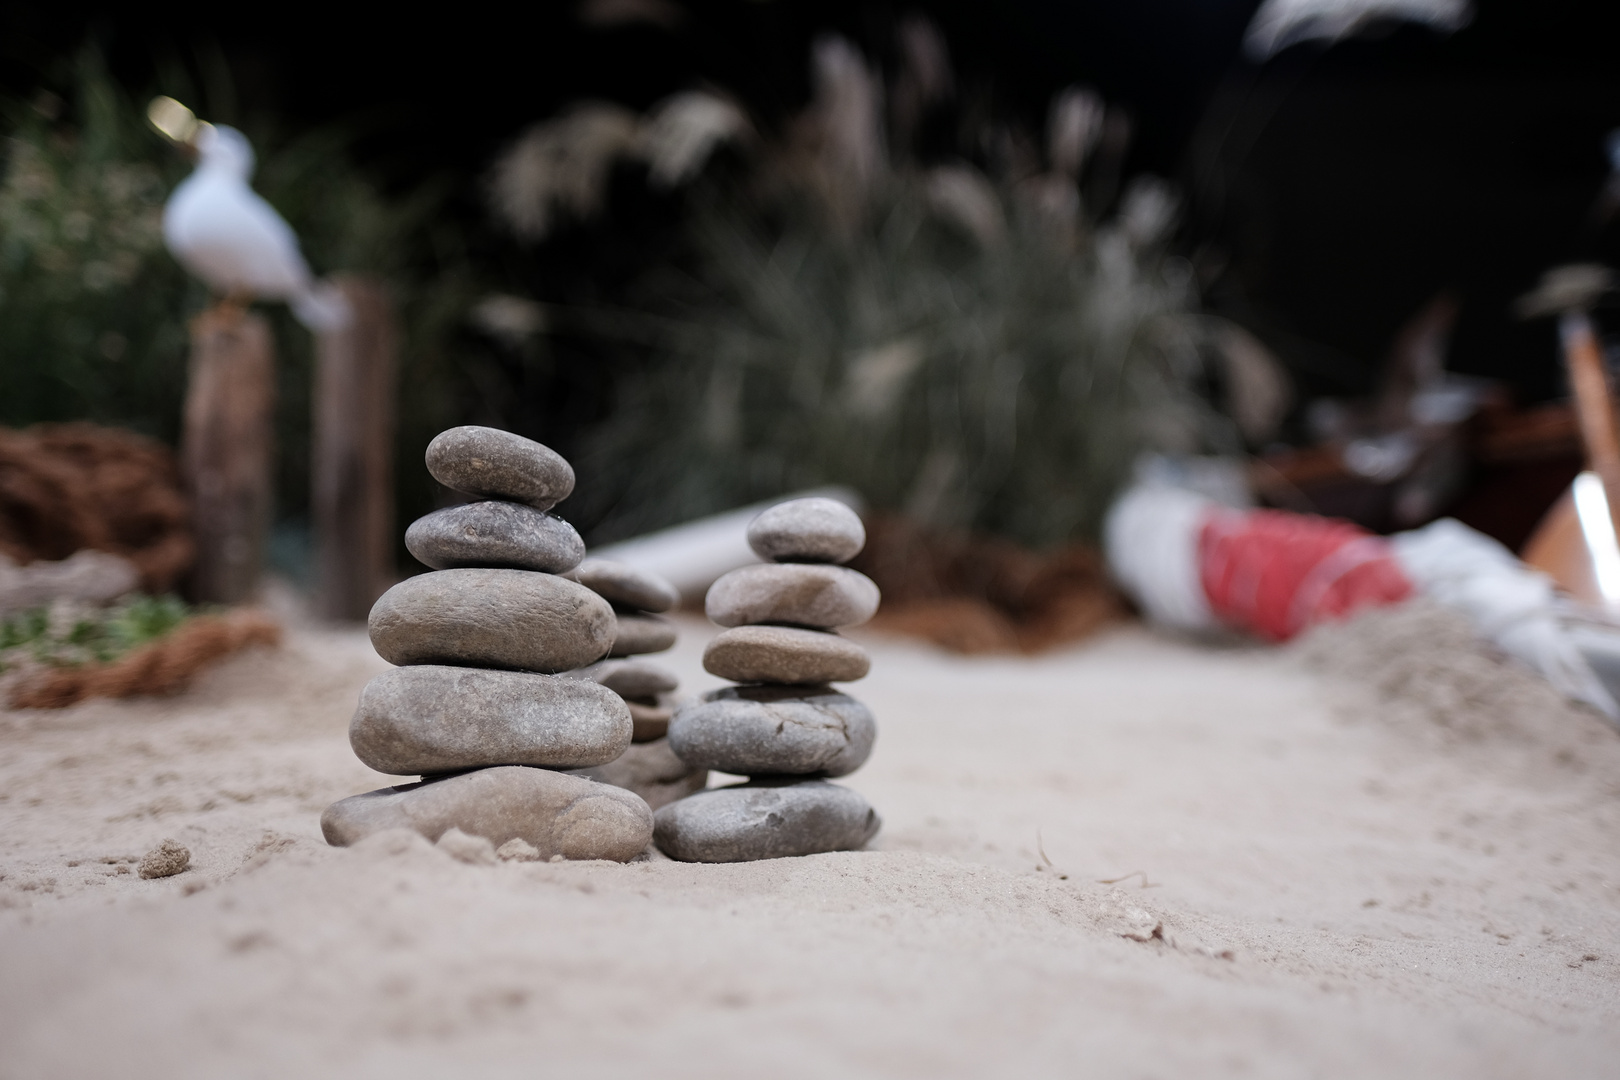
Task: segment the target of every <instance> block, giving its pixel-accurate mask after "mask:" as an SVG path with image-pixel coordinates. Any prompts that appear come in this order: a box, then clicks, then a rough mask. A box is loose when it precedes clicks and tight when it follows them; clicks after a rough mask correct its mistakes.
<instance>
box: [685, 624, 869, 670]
mask: <svg viewBox="0 0 1620 1080" xmlns="http://www.w3.org/2000/svg"><path fill="white" fill-rule="evenodd" d="M871 666H872V661H871V659H870V658H869V657H868V656H867V655H866V650H865V649H863V648H861V647H860V646H859V645H857V644H855V643H854V642H853V641H850V640H849V639H847V638H841V637H839V636H838V635H837V634H830V633H828V632H826V631H825V630H801V629H799V628H798V627H794V626H737V627H733V628H732V629H730V630H726V631H723V632H722V633H720V634H719V635H718V636H717V637H715V638H714V639H713V640H712V641H710V642H709V645H708V648H706V649H704V650H703V670H705V671H707V672H708V673H709V674H711V675H718V676H720V677H721V678H722V679H730V680H731V681H732V682H742V683H751V682H763V683H812V684H818V683H830V682H853V681H854V680H856V679H861V678H865V677H866V673H867V671H868V670H869V669H870V668H871Z"/></svg>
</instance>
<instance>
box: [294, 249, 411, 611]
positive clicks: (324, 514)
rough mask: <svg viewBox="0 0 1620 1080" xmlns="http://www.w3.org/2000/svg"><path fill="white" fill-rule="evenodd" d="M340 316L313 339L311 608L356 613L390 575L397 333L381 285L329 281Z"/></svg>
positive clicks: (368, 606)
mask: <svg viewBox="0 0 1620 1080" xmlns="http://www.w3.org/2000/svg"><path fill="white" fill-rule="evenodd" d="M335 284H336V285H337V286H338V288H339V289H340V290H342V292H343V295H344V297H345V298H346V299H347V300H348V302H349V308H350V310H351V318H350V320H349V322H348V325H346V326H344V327H342V328H341V329H337V330H328V331H326V332H324V333H322V334H320V335H319V337H318V338H317V339H316V352H315V361H316V367H315V387H314V445H313V447H312V448H311V454H310V502H311V512H312V513H311V516H312V518H313V524H314V531H315V537H314V540H315V585H316V591H315V610H316V612H317V613H318V614H319V615H320V616H321V617H323V618H327V619H341V620H349V619H364V618H365V617H366V614H367V613H368V612H369V611H370V610H371V605H372V603H373V602H374V601H375V600H376V599H377V597H379V596H381V595H382V594H383V592H384V591H385V590H386V589H387V588H388V587H389V586H390V585H392V584H393V583H394V581H395V572H394V532H395V530H394V415H395V398H396V384H397V379H398V355H399V332H398V329H397V327H396V325H395V322H394V310H393V305H392V303H391V302H390V300H389V297H388V293H387V290H386V289H385V288H384V286H383V285H382V284H381V283H380V282H377V281H373V280H370V279H367V278H363V277H358V276H350V277H342V278H338V279H337V280H336V282H335Z"/></svg>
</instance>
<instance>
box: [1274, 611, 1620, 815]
mask: <svg viewBox="0 0 1620 1080" xmlns="http://www.w3.org/2000/svg"><path fill="white" fill-rule="evenodd" d="M1295 649H1296V650H1297V654H1298V656H1299V657H1300V659H1301V660H1303V661H1304V662H1305V663H1306V664H1307V665H1308V666H1310V667H1312V668H1314V669H1316V670H1318V671H1321V672H1324V673H1326V674H1328V675H1330V676H1333V677H1334V678H1335V680H1336V682H1337V692H1338V695H1339V696H1338V705H1339V708H1340V710H1341V712H1342V713H1344V714H1346V715H1352V716H1354V715H1371V716H1376V717H1378V718H1379V719H1380V720H1381V721H1382V722H1383V723H1385V724H1388V725H1391V726H1393V727H1396V728H1398V729H1400V730H1402V731H1403V732H1405V733H1406V734H1408V735H1410V736H1413V737H1416V738H1419V739H1422V740H1424V741H1426V742H1429V743H1432V744H1437V745H1439V746H1441V747H1444V748H1449V749H1452V750H1467V749H1469V748H1473V749H1475V750H1479V751H1483V752H1486V753H1488V754H1489V755H1490V756H1492V757H1494V758H1497V759H1503V758H1504V757H1506V758H1507V759H1509V760H1513V761H1514V767H1515V768H1516V770H1517V771H1520V772H1523V773H1525V774H1526V775H1535V776H1538V777H1539V778H1540V779H1542V780H1544V781H1546V782H1551V783H1558V782H1568V781H1569V779H1570V777H1571V775H1572V774H1577V775H1590V776H1593V777H1595V778H1597V779H1598V781H1599V783H1600V785H1601V786H1602V787H1603V788H1604V789H1605V790H1607V791H1609V792H1611V793H1613V794H1614V795H1616V796H1617V797H1620V737H1617V734H1616V731H1615V729H1614V728H1613V727H1612V726H1611V725H1610V724H1609V723H1608V721H1607V720H1605V719H1604V718H1603V717H1602V716H1601V715H1600V714H1599V713H1597V712H1595V711H1593V710H1592V709H1590V708H1588V707H1586V706H1584V705H1580V704H1576V703H1574V702H1571V701H1568V700H1566V699H1565V698H1564V697H1563V696H1562V695H1560V694H1559V693H1558V692H1557V691H1556V690H1554V689H1553V688H1552V687H1551V686H1550V685H1549V684H1548V683H1547V682H1546V680H1544V679H1542V678H1541V677H1540V676H1538V675H1537V674H1536V673H1535V672H1533V671H1531V670H1529V669H1528V668H1526V667H1524V666H1523V665H1521V664H1520V663H1518V662H1517V661H1515V660H1514V659H1512V658H1511V657H1509V656H1506V655H1505V654H1503V653H1502V652H1500V651H1499V650H1497V649H1495V648H1494V647H1493V646H1492V645H1491V644H1490V643H1489V642H1486V641H1484V640H1482V639H1480V638H1479V637H1478V636H1477V635H1476V634H1475V633H1474V631H1473V629H1472V628H1471V627H1470V626H1469V625H1468V623H1467V622H1466V621H1465V620H1464V619H1463V618H1462V617H1461V616H1459V615H1456V614H1455V613H1453V612H1451V611H1449V610H1447V609H1445V608H1442V607H1440V606H1438V605H1436V604H1433V603H1430V602H1428V601H1423V600H1418V601H1414V602H1412V603H1408V604H1403V605H1401V606H1399V607H1394V608H1385V609H1381V610H1370V611H1366V612H1364V613H1362V614H1360V615H1358V616H1357V617H1356V618H1354V619H1351V620H1349V621H1347V622H1344V623H1336V624H1327V625H1324V626H1320V627H1317V628H1316V629H1315V630H1313V631H1312V632H1311V633H1310V634H1308V635H1307V636H1306V637H1305V638H1303V639H1302V640H1301V641H1300V642H1299V644H1298V645H1296V646H1295Z"/></svg>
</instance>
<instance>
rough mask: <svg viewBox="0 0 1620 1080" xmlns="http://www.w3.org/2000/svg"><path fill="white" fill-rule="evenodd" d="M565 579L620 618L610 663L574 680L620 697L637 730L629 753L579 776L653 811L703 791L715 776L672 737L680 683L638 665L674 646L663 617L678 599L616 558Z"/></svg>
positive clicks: (589, 564) (588, 563) (656, 668)
mask: <svg viewBox="0 0 1620 1080" xmlns="http://www.w3.org/2000/svg"><path fill="white" fill-rule="evenodd" d="M567 576H568V577H569V578H571V579H572V580H574V581H577V582H579V583H580V584H581V585H584V586H585V587H586V588H587V589H590V590H591V591H592V592H594V593H596V594H597V595H598V596H600V597H602V599H604V600H606V601H607V602H608V603H610V604H612V605H613V614H614V619H615V631H614V638H613V652H612V655H611V658H610V659H607V660H603V661H601V662H599V663H596V664H592V665H591V666H590V667H587V668H583V669H581V670H580V671H578V672H574V673H573V674H575V675H578V676H580V677H583V678H590V679H594V680H595V681H596V682H598V683H601V684H602V685H603V686H605V687H607V688H608V689H609V690H612V691H613V692H614V693H615V694H618V695H619V696H620V697H622V698H623V699H624V701H625V704H626V705H628V706H629V708H630V719H631V721H632V722H633V724H634V733H633V735H632V736H631V745H630V746H629V747H628V748H626V750H625V752H624V753H623V754H621V755H620V756H619V757H618V758H617V759H615V760H614V761H612V762H609V763H608V764H606V765H598V766H595V767H593V768H588V769H580V770H578V772H577V773H576V775H579V776H587V777H589V778H591V779H592V780H599V781H601V782H602V783H604V784H614V785H617V786H618V787H622V788H628V789H629V790H631V791H634V792H635V793H636V794H637V795H640V796H641V797H642V798H643V799H645V800H647V805H649V806H651V807H652V808H653V809H655V810H656V809H657V808H658V807H660V806H663V805H665V804H666V803H670V802H674V801H675V800H676V799H679V798H682V797H684V796H687V795H690V794H692V793H693V792H694V791H701V790H703V787H704V785H705V784H707V783H708V779H709V771H708V770H707V769H704V768H694V767H692V766H690V765H687V764H686V763H685V762H683V761H682V760H681V759H680V758H678V757H676V756H675V754H674V753H673V752H672V751H671V750H670V748H669V740H668V738H666V736H667V734H668V732H669V719H670V716H671V715H672V711H673V708H674V705H675V696H674V695H675V689H676V687H677V686H679V685H680V682H679V680H678V679H677V678H676V677H675V674H674V673H673V672H671V671H669V670H668V669H667V668H664V667H662V666H661V665H659V664H655V663H652V662H651V661H647V660H638V659H633V658H634V657H637V656H641V655H643V654H645V653H655V652H663V651H664V650H666V649H668V648H670V647H671V646H672V645H674V644H675V637H676V630H675V625H674V624H673V623H671V622H670V621H669V620H668V619H663V618H659V613H660V612H665V611H668V610H670V609H671V608H673V607H674V606H675V605H676V603H677V602H679V600H680V593H679V592H677V591H676V589H675V587H674V586H673V585H671V584H670V583H669V582H667V581H665V580H664V579H663V578H661V577H659V576H658V575H657V574H653V573H650V572H648V571H646V570H642V569H639V568H637V567H633V566H630V565H628V564H626V563H621V562H615V561H613V560H611V559H586V560H585V561H584V562H582V563H580V565H579V566H578V567H577V568H576V569H574V570H573V571H571V572H570V573H569V574H568V575H567Z"/></svg>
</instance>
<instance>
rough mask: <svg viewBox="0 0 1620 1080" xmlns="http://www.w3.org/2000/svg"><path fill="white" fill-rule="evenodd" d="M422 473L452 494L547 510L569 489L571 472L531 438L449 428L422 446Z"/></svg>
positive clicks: (489, 430) (480, 429)
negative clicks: (424, 468) (424, 454)
mask: <svg viewBox="0 0 1620 1080" xmlns="http://www.w3.org/2000/svg"><path fill="white" fill-rule="evenodd" d="M427 468H428V472H430V473H432V474H433V479H435V480H437V481H438V482H439V483H441V484H443V485H444V486H445V487H447V488H450V489H451V490H452V491H460V492H464V493H466V494H468V495H473V496H476V497H477V498H480V499H510V500H512V501H513V502H520V503H527V504H528V505H530V506H532V507H534V508H535V509H536V510H550V509H551V508H552V507H553V506H555V505H557V504H558V503H559V502H561V501H562V500H564V499H566V498H568V496H569V495H570V494H571V493H572V492H573V490H574V468H573V466H572V465H569V464H568V462H567V461H565V460H563V457H562V455H561V454H559V453H557V451H555V450H553V449H552V448H551V447H549V446H542V445H541V444H540V443H537V442H535V441H534V440H533V439H525V438H524V437H523V436H521V435H514V434H512V433H511V432H510V431H501V430H500V429H498V428H489V427H475V426H471V425H469V426H466V427H453V428H450V429H449V430H448V431H441V432H439V434H438V435H436V436H434V438H433V441H432V442H430V443H428V448H427Z"/></svg>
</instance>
